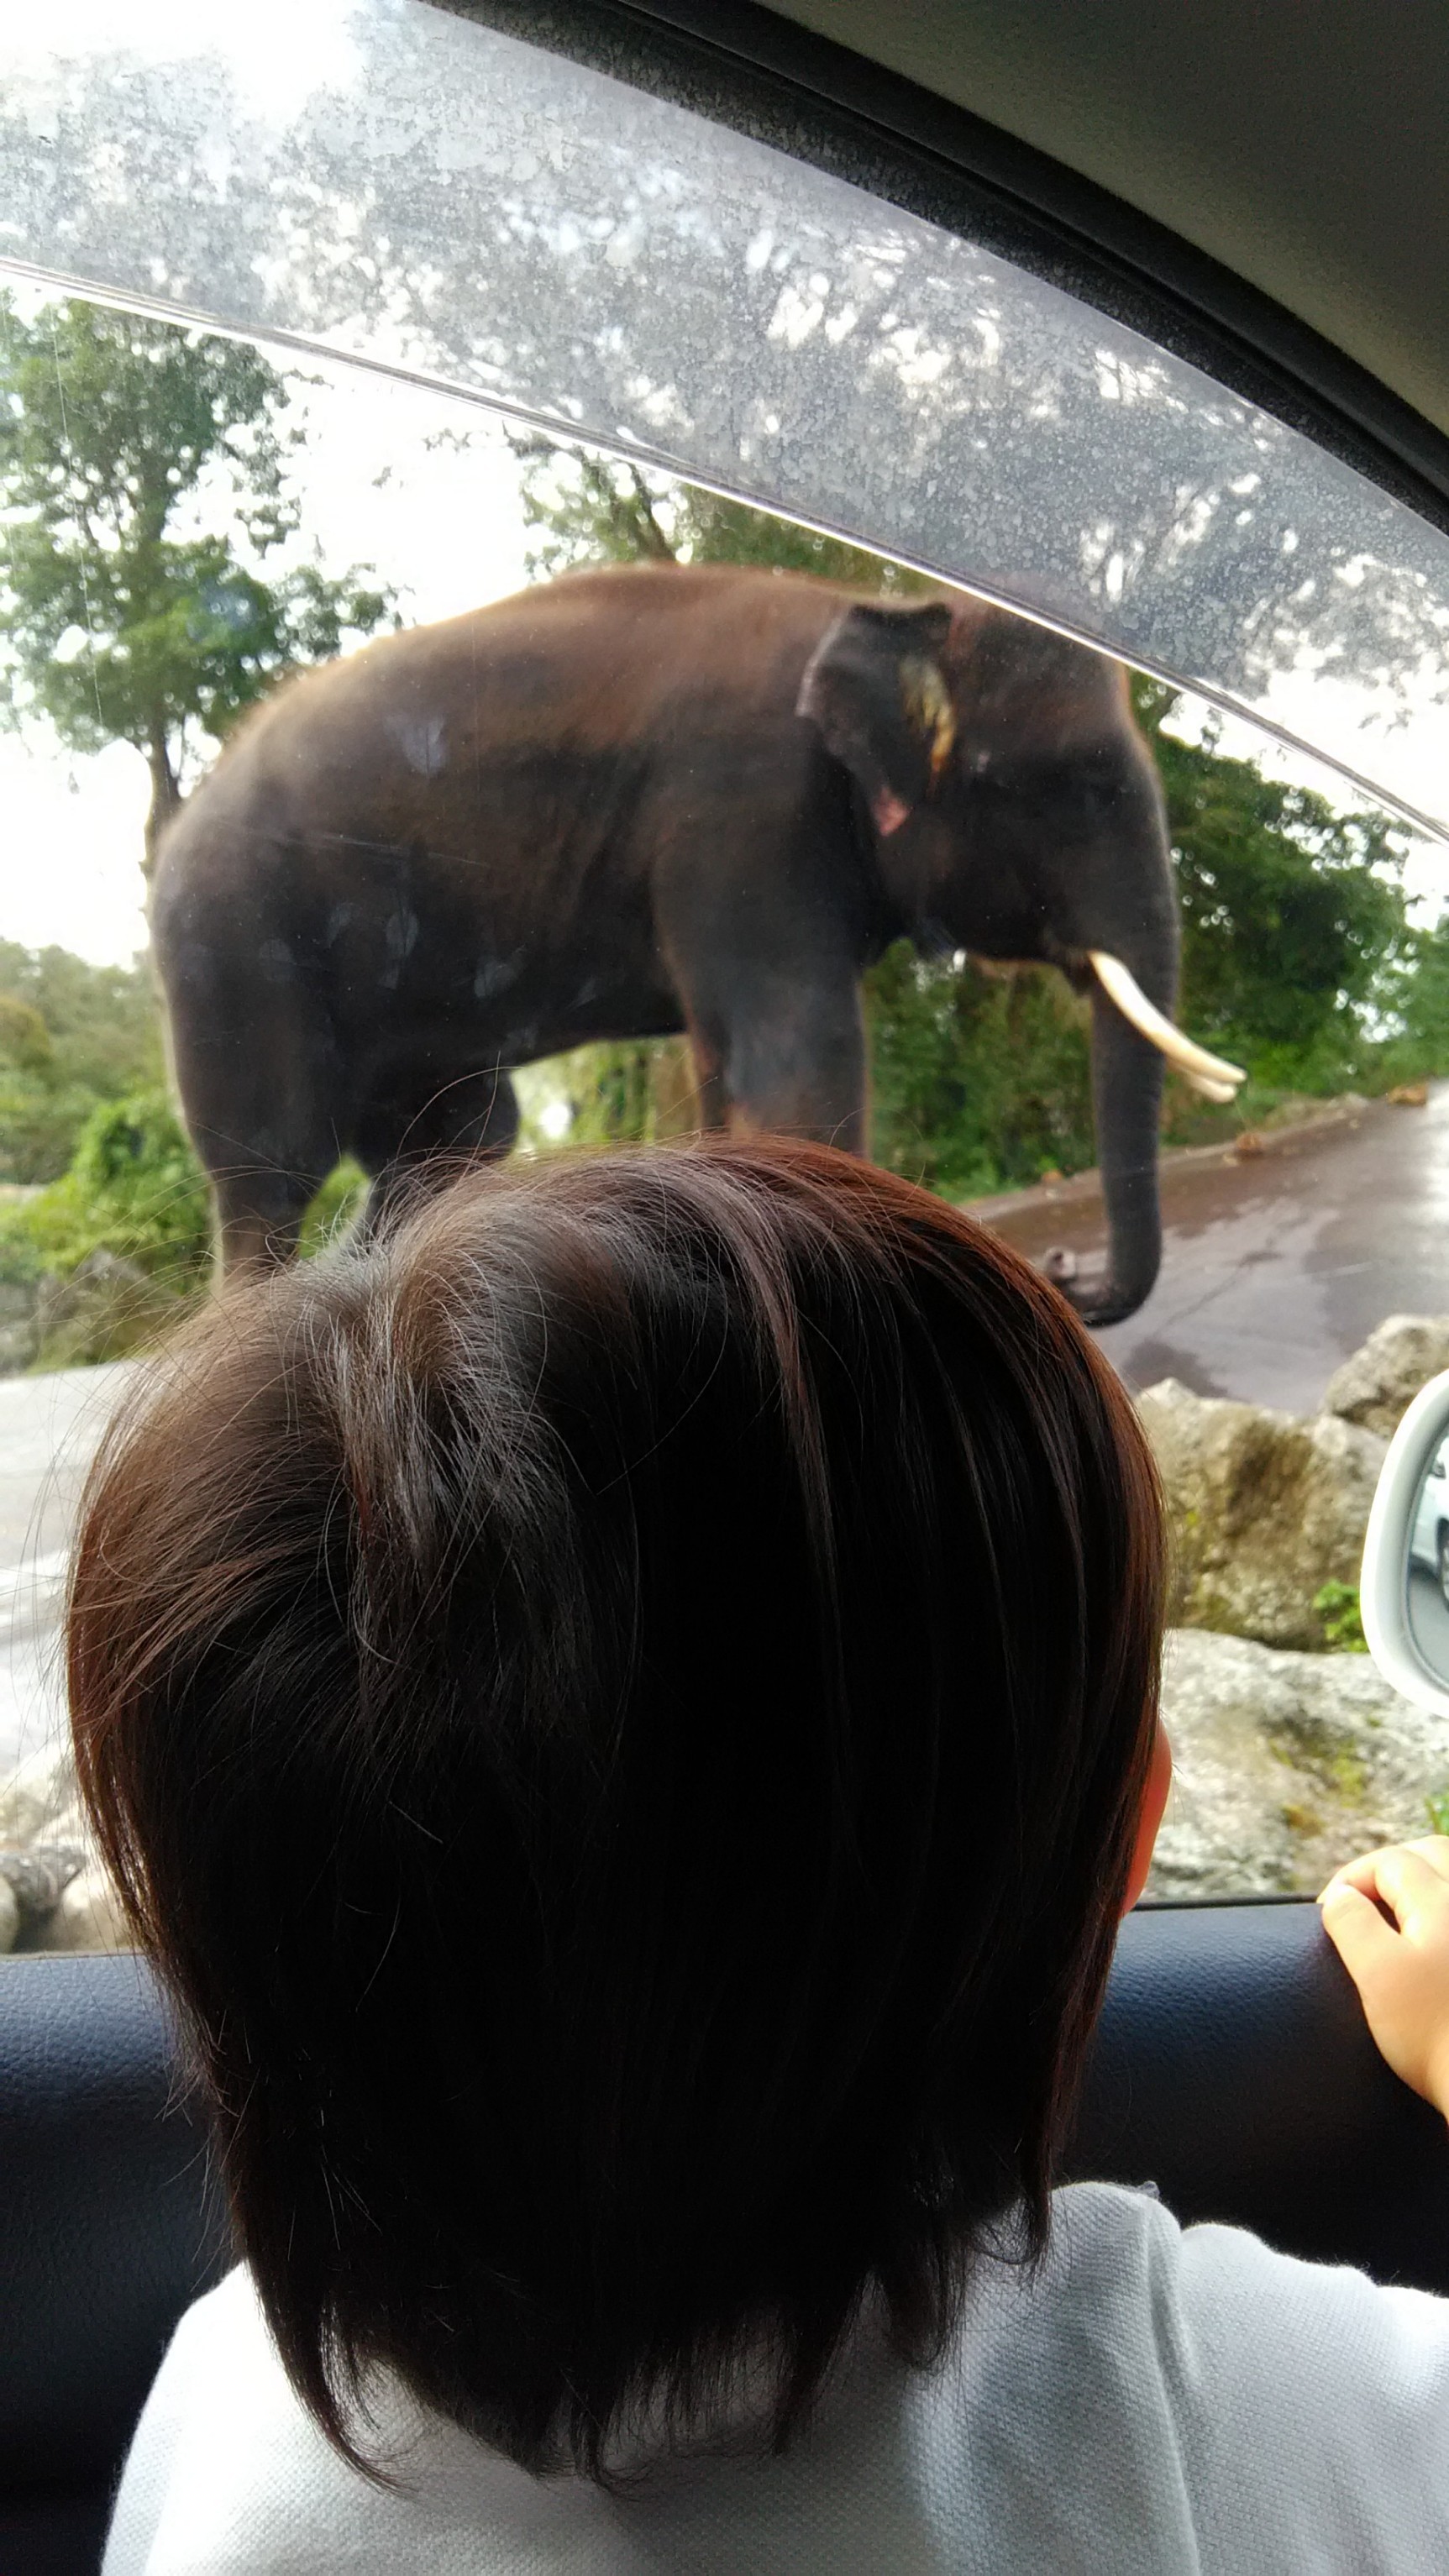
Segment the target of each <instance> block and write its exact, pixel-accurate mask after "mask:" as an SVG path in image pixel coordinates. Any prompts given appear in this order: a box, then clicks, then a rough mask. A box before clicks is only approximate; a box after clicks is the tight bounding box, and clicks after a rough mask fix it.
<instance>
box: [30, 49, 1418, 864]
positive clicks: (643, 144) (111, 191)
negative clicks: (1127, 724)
mask: <svg viewBox="0 0 1449 2576" xmlns="http://www.w3.org/2000/svg"><path fill="white" fill-rule="evenodd" d="M287 50H288V53H289V63H288V70H287V74H286V77H285V78H284V79H282V80H280V81H274V79H273V76H272V62H271V59H270V58H271V57H274V56H275V52H276V48H275V46H274V45H269V46H268V48H267V51H268V55H269V61H268V68H267V74H266V77H265V78H262V77H259V72H258V59H257V54H258V48H257V42H256V37H255V34H254V33H253V32H251V31H249V30H248V29H247V28H246V27H245V26H244V25H243V24H242V23H240V22H239V21H238V20H237V17H236V13H234V12H233V13H223V12H221V11H219V10H215V9H210V8H205V7H203V8H199V9H197V10H195V11H193V12H189V13H179V12H177V11H175V10H174V9H172V8H169V7H164V8H163V7H157V6H153V7H151V8H149V9H138V10H135V11H129V10H128V11H127V12H126V13H125V24H124V28H123V29H118V28H112V27H111V26H110V25H109V24H108V23H107V22H106V21H105V20H104V19H103V18H102V17H100V16H98V15H97V13H95V12H93V11H90V10H88V9H82V8H81V7H80V6H79V5H78V0H71V5H69V6H67V5H62V6H61V7H60V8H58V9H57V10H55V11H51V12H48V13H46V15H45V17H44V19H43V21H37V22H35V23H34V24H26V23H25V22H24V21H23V20H22V18H21V17H20V16H19V15H18V14H17V16H16V18H15V21H14V23H13V24H12V25H10V26H9V27H7V28H6V30H5V32H4V35H3V37H0V242H3V244H4V249H5V253H6V259H7V261H8V262H9V263H14V264H19V263H25V264H26V265H27V266H28V268H29V270H30V272H31V273H32V274H35V273H44V274H48V275H49V276H51V277H52V278H55V279H59V278H62V277H65V278H69V279H70V280H72V281H75V282H76V283H78V284H79V285H81V286H82V287H85V286H89V287H91V288H92V289H93V290H99V291H100V292H102V293H104V294H107V295H113V296H117V297H120V298H122V299H123V300H126V299H128V300H137V301H140V302H141V303H143V304H145V305H147V306H149V308H150V309H152V310H154V311H157V312H162V313H170V314H172V315H177V314H185V315H186V316H188V317H190V318H194V319H210V320H215V321H218V322H220V323H221V324H223V325H224V326H225V327H227V328H229V329H232V330H239V331H242V332H247V333H254V334H258V335H263V336H271V337H273V338H280V339H282V340H284V341H285V342H287V343H289V344H290V345H291V346H292V347H293V348H299V349H300V348H305V349H306V350H308V351H314V352H315V351H325V352H328V353H331V354H332V355H334V356H349V357H351V358H353V359H354V360H357V361H360V362H362V363H364V364H365V365H367V366H369V367H372V368H377V369H381V370H385V371H387V372H389V373H391V374H394V375H401V376H411V377H413V378H414V379H419V378H421V379H425V380H427V381H429V382H431V383H432V384H434V385H446V386H448V387H450V388H452V389H453V390H454V391H456V392H458V393H460V394H463V395H465V396H467V397H468V398H469V399H471V400H473V401H476V402H482V403H487V404H496V405H498V406H499V407H501V408H503V409H504V410H507V411H511V412H512V413H513V414H514V415H515V416H517V415H520V414H521V415H524V416H526V417H528V418H529V419H531V420H533V421H534V422H535V423H543V424H547V425H548V426H549V427H550V428H551V429H553V430H555V431H558V432H562V433H564V434H567V433H569V432H572V433H574V434H575V435H582V436H585V437H587V436H590V435H592V436H595V437H599V438H602V439H604V440H605V441H608V442H614V443H618V444H620V445H627V447H628V448H629V449H630V450H631V451H632V452H633V453H634V454H635V455H636V456H637V457H638V458H639V459H640V460H641V461H644V462H653V463H656V464H658V465H660V466H662V467H664V468H666V469H667V470H669V471H671V472H675V473H682V474H684V475H688V476H693V477H695V478H698V479H700V480H703V481H705V482H712V483H715V484H717V485H718V486H719V487H720V488H722V489H724V490H727V491H732V492H735V493H738V494H741V495H743V496H745V497H747V498H749V499H752V500H755V501H759V502H761V503H763V504H764V505H766V506H767V507H775V508H780V509H784V510H786V511H790V512H793V513H795V514H797V515H799V516H800V517H803V518H807V519H811V520H814V521H815V522H816V523H818V524H820V525H823V526H826V527H829V528H831V529H833V530H837V531H839V532H841V533H842V534H845V535H848V536H851V537H854V538H856V539H858V540H859V541H861V542H863V543H865V544H869V545H873V546H876V547H879V548H881V549H884V550H887V551H889V552H891V553H893V554H897V555H899V556H901V557H902V558H904V559H906V560H909V561H913V562H916V563H920V564H923V565H927V566H929V567H930V568H931V569H932V570H933V571H936V572H938V573H940V574H942V575H944V576H946V577H948V578H951V579H955V580H959V581H962V582H965V583H967V584H969V585H974V586H977V587H981V588H990V589H993V590H995V591H996V592H997V593H998V595H1000V596H1002V597H1004V598H1006V599H1008V600H1011V601H1012V602H1014V603H1034V604H1036V605H1037V606H1038V607H1039V608H1040V609H1041V610H1042V611H1043V612H1044V613H1047V614H1049V615H1051V616H1053V617H1055V618H1059V619H1060V620H1061V622H1062V623H1063V624H1065V625H1066V626H1068V627H1069V628H1071V629H1072V630H1073V631H1075V632H1078V633H1080V634H1082V635H1085V636H1087V637H1088V638H1091V639H1095V640H1099V641H1100V642H1102V643H1103V644H1104V645H1106V646H1107V648H1108V649H1109V650H1111V651H1113V652H1116V653H1120V654H1121V655H1122V656H1123V657H1124V658H1125V659H1127V660H1130V661H1134V662H1137V663H1140V664H1143V665H1145V666H1147V667H1156V668H1158V669H1160V670H1162V671H1163V672H1165V673H1168V674H1170V675H1172V676H1174V677H1177V678H1180V679H1182V680H1184V681H1186V682H1187V683H1188V684H1189V685H1192V686H1195V687H1198V688H1201V689H1202V690H1204V691H1205V692H1207V693H1208V694H1212V695H1215V696H1218V697H1219V698H1220V699H1221V700H1222V701H1223V702H1224V703H1228V704H1232V705H1235V706H1236V707H1238V708H1239V709H1241V710H1243V711H1245V712H1252V713H1255V714H1256V715H1257V716H1258V717H1259V718H1260V719H1263V718H1266V719H1268V720H1269V721H1271V722H1272V723H1274V724H1275V725H1279V726H1281V727H1282V728H1283V729H1284V730H1286V731H1287V732H1288V733H1289V734H1291V735H1294V736H1296V738H1298V739H1299V740H1302V741H1305V742H1308V743H1310V744H1312V745H1313V746H1315V747H1316V748H1317V749H1318V750H1319V751H1320V752H1321V753H1322V754H1323V756H1325V757H1327V758H1329V759H1332V760H1334V761H1336V762H1338V763H1339V764H1341V766H1342V767H1343V768H1344V769H1345V770H1346V771H1349V772H1352V773H1353V774H1355V775H1356V776H1357V777H1359V778H1360V779H1361V780H1363V781H1366V782H1367V783H1368V784H1369V785H1370V786H1371V788H1372V789H1373V790H1374V791H1375V792H1377V793H1379V794H1382V795H1385V796H1387V797H1389V798H1391V799H1393V800H1395V801H1396V802H1398V803H1399V804H1400V805H1401V807H1404V808H1406V809H1412V810H1413V811H1415V812H1416V813H1419V814H1425V813H1427V814H1429V815H1431V816H1438V815H1441V814H1442V812H1443V801H1442V782H1443V779H1444V777H1445V776H1446V775H1449V538H1446V536H1445V535H1444V533H1443V532H1442V531H1440V530H1438V529H1437V528H1432V527H1429V526H1427V525H1426V524H1425V523H1424V522H1423V521H1422V520H1420V519H1418V518H1416V516H1415V515H1414V513H1413V512H1412V511H1410V510H1408V509H1407V508H1405V507H1404V506H1403V505H1401V504H1400V503H1399V502H1397V501H1395V500H1393V499H1391V498H1390V497H1389V496H1388V495H1387V494H1385V493H1384V492H1382V491H1380V490H1378V489H1377V488H1376V487H1374V486H1372V485H1370V484H1368V483H1366V482H1365V481H1364V480H1363V479H1362V477H1360V476H1359V475H1357V474H1355V473H1354V472H1352V471H1351V470H1350V469H1349V468H1347V467H1346V466H1343V465H1341V464H1339V463H1337V462H1336V461H1335V460H1334V459H1332V458H1330V457H1327V456H1325V455H1323V454H1322V453H1321V452H1320V451H1319V450H1317V449H1316V448H1314V447H1313V446H1312V445H1311V444H1310V443H1309V442H1308V441H1307V440H1306V439H1305V438H1303V437H1302V436H1300V435H1299V434H1298V433H1297V432H1295V431H1294V430H1292V429H1290V428H1288V427H1286V426H1285V425H1284V424H1283V423H1282V422H1281V421H1278V420H1276V419H1274V418H1271V417H1269V416H1268V415H1267V414H1266V413H1264V412H1261V411H1259V410H1257V409H1256V408H1255V407H1254V405H1253V404H1251V403H1250V402H1247V401H1244V400H1242V399H1241V398H1239V397H1237V396H1235V395H1232V394H1229V393H1226V392H1225V391H1224V390H1223V389H1222V387H1221V386H1219V385H1217V384H1215V383H1213V382H1212V381H1211V380H1210V379H1209V378H1208V377H1206V376H1204V375H1202V374H1201V373H1199V372H1198V370H1196V369H1195V368H1192V367H1190V366H1187V365H1184V364H1183V363H1181V362H1180V361H1179V360H1177V359H1176V358H1174V357H1172V356H1171V355H1169V354H1168V353H1167V352H1165V351H1163V350H1161V349H1159V348H1157V347H1156V346H1155V345H1154V344H1153V343H1151V342H1150V341H1148V340H1146V339H1144V338H1142V337H1141V336H1140V335H1139V334H1137V333H1135V332H1133V331H1130V330H1127V329H1125V328H1124V327H1123V326H1121V325H1120V324H1118V323H1116V322H1113V321H1111V320H1109V319H1107V318H1106V317H1105V316H1103V315H1102V314H1100V313H1097V312H1095V311H1093V310H1091V309H1090V308H1089V307H1087V306H1085V305H1083V304H1081V303H1080V302H1078V301H1077V300H1076V299H1075V298H1074V297H1072V296H1070V295H1067V294H1065V293H1064V292H1062V291H1061V290H1060V289H1059V288H1057V287H1055V286H1053V285H1050V284H1048V283H1046V282H1045V281H1044V280H1042V279H1040V278H1038V277H1035V276H1032V275H1029V274H1028V273H1027V272H1025V271H1024V270H1022V269H1020V268H1018V267H1016V266H1014V265H1013V263H1012V262H1011V261H1010V260H1007V259H1004V258H1002V257H1001V256H999V255H998V254H996V253H994V252H991V251H988V250H987V249H985V248H983V247H982V246H981V245H980V244H979V243H975V242H971V241H968V240H963V239H961V238H960V237H959V236H958V235H957V234H955V233H954V232H951V231H949V230H947V229H945V228H944V226H942V225H940V224H937V223H931V222H927V221H924V220H922V219H921V218H920V217H919V216H918V215H915V214H911V213H908V212H906V211H904V210H903V209H901V208H899V207H895V206H891V205H887V204H884V203H882V202H881V201H879V200H878V199H876V198H874V197H872V196H870V195H868V194H867V193H866V192H865V191H864V190H862V189H859V188H856V187H852V186H849V185H847V184H846V183H844V182H843V181H841V180H839V179H836V178H833V177H831V176H830V175H828V174H827V173H825V172H823V171H819V170H815V169H811V168H808V167H806V166H804V165H802V164H801V163H799V162H797V161H794V160H792V159H791V158H790V157H789V156H788V154H787V153H786V152H784V151H776V150H773V149H771V148H770V147H769V146H767V145H766V144H764V143H761V142H757V141H754V140H751V139H748V138H746V137H744V136H742V135H739V134H735V133H731V132H727V131H725V130H723V129H721V128H720V127H718V126H714V125H712V124H710V123H709V122H708V121H707V120H706V119H704V118H702V117H699V116H695V115H692V114H690V113H688V112H686V111H685V110H684V109H682V108H678V107H675V106H672V105H670V104H669V103H667V102H665V101H663V100H660V99H655V98H646V97H643V96H641V95H640V94H638V93H637V92H635V91H633V90H631V89H629V88H627V87H625V86H624V85H623V84H621V83H619V82H617V81H613V80H610V79H607V78H605V77H604V76H603V75H601V74H599V73H596V72H593V71H590V70H586V69H584V68H582V67H580V66H578V65H576V64H572V63H569V62H566V61H563V60H560V59H558V58H556V57H554V56H550V55H545V54H542V53H539V52H538V51H536V50H535V49H534V48H532V47H531V46H528V45H526V44H521V43H519V42H517V41H516V40H514V39H512V38H510V37H507V36H504V35H499V34H496V33H494V32H492V31H490V30H488V29H486V28H483V27H479V26H476V25H470V24H468V23H466V22H465V21H463V20H462V19H460V18H458V17H456V16H452V15H449V14H445V13H444V12H443V11H441V10H438V9H434V8H429V7H423V6H419V5H398V0H357V5H355V6H354V5H349V6H348V7H347V8H346V9H345V10H343V9H341V8H336V9H329V10H328V11H327V12H325V13H318V30H317V31H316V32H315V33H314V39H313V41H312V42H311V44H310V45H308V46H305V47H304V48H303V49H302V51H301V53H300V55H299V56H298V58H297V59H296V60H291V59H290V53H291V49H290V46H289V47H288V49H287ZM3 264H5V263H3V262H0V265H3ZM1406 716H1412V717H1413V718H1414V722H1413V724H1412V726H1409V725H1406V724H1405V722H1404V718H1405V717H1406Z"/></svg>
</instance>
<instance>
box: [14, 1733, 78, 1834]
mask: <svg viewBox="0 0 1449 2576" xmlns="http://www.w3.org/2000/svg"><path fill="white" fill-rule="evenodd" d="M62 1817H64V1818H65V1819H66V1824H65V1828H64V1830H60V1829H59V1827H60V1819H61V1818H62ZM72 1818H74V1819H75V1820H76V1821H77V1822H78V1820H79V1805H78V1792H77V1789H76V1777H75V1765H74V1763H73V1762H72V1760H71V1757H70V1748H69V1746H68V1745H66V1746H56V1745H48V1746H47V1747H46V1749H45V1751H44V1752H42V1753H35V1754H32V1755H31V1758H30V1760H29V1761H28V1762H22V1763H21V1764H20V1765H19V1767H18V1769H16V1770H14V1771H12V1772H11V1774H10V1777H9V1779H8V1780H6V1781H4V1782H3V1783H0V1843H14V1844H19V1845H21V1846H22V1847H23V1846H24V1845H25V1844H27V1843H33V1842H38V1841H39V1840H40V1838H41V1836H42V1835H44V1836H45V1838H46V1840H47V1841H51V1842H75V1841H80V1840H82V1839H83V1834H82V1833H78V1832H76V1831H74V1830H73V1829H72V1822H71V1820H72Z"/></svg>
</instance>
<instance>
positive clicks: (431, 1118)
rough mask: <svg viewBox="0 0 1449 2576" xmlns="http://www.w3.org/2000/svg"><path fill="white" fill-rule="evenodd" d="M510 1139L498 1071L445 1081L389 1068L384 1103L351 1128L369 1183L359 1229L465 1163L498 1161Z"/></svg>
mask: <svg viewBox="0 0 1449 2576" xmlns="http://www.w3.org/2000/svg"><path fill="white" fill-rule="evenodd" d="M517 1135H518V1094H517V1093H516V1091H515V1090H514V1088H513V1084H512V1083H511V1081H510V1080H509V1078H508V1075H507V1074H506V1073H505V1072H504V1070H503V1068H502V1066H501V1065H497V1064H491V1065H483V1066H472V1067H470V1068H469V1069H468V1071H467V1072H465V1073H460V1074H453V1075H451V1076H440V1074H439V1072H438V1069H437V1066H436V1063H433V1064H429V1065H428V1066H426V1067H417V1068H412V1067H409V1066H407V1065H403V1066H398V1067H395V1068H393V1069H391V1070H390V1072H389V1076H388V1080H387V1085H386V1094H385V1096H380V1097H378V1098H377V1099H375V1100H373V1101H372V1102H370V1103H369V1104H368V1106H367V1108H366V1109H365V1110H364V1112H363V1114H362V1116H361V1118H360V1120H359V1122H358V1130H357V1154H358V1160H359V1161H360V1162H361V1163H362V1165H363V1167H364V1169H365V1170H367V1171H369V1172H370V1173H371V1174H372V1176H373V1181H372V1188H371V1190H370V1191H369V1192H368V1198H367V1206H366V1208H365V1210H364V1212H363V1218H362V1222H363V1225H364V1226H365V1228H366V1229H367V1231H368V1232H369V1233H373V1232H376V1230H377V1229H378V1228H379V1227H381V1226H383V1225H386V1224H387V1223H389V1222H390V1221H391V1219H393V1218H394V1217H396V1216H398V1215H399V1214H400V1213H401V1212H402V1210H403V1209H404V1208H405V1207H406V1206H407V1205H408V1204H409V1203H410V1201H411V1200H413V1199H414V1198H415V1197H416V1196H417V1195H418V1193H419V1192H420V1191H421V1190H424V1189H426V1188H427V1187H428V1186H429V1184H430V1182H436V1181H437V1180H439V1179H450V1178H451V1177H452V1175H453V1174H454V1173H455V1172H456V1171H457V1170H458V1169H459V1168H460V1166H461V1165H462V1164H463V1163H465V1162H478V1161H484V1162H498V1161H500V1160H501V1159H502V1157H503V1156H504V1155H505V1154H507V1153H509V1152H510V1151H511V1150H512V1147H513V1145H514V1142H515V1140H516V1138H517Z"/></svg>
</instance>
